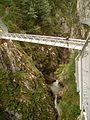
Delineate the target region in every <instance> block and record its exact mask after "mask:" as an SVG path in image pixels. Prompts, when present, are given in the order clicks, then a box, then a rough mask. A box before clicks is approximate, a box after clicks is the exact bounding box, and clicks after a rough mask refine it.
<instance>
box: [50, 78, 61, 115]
mask: <svg viewBox="0 0 90 120" xmlns="http://www.w3.org/2000/svg"><path fill="white" fill-rule="evenodd" d="M50 88H51V90H52V92H53V94H54V96H55V99H54V102H55V108H56V110H57V112H58V115H59V116H60V111H61V110H60V105H59V103H58V102H57V97H58V96H57V95H58V93H59V91H60V90H61V88H60V85H59V81H58V80H56V81H55V82H53V83H52V84H51V86H50Z"/></svg>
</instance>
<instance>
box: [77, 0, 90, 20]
mask: <svg viewBox="0 0 90 120" xmlns="http://www.w3.org/2000/svg"><path fill="white" fill-rule="evenodd" d="M77 10H78V13H79V16H80V21H83V20H86V19H88V18H90V0H77Z"/></svg>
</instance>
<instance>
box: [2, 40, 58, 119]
mask: <svg viewBox="0 0 90 120" xmlns="http://www.w3.org/2000/svg"><path fill="white" fill-rule="evenodd" d="M17 46H18V47H16V45H14V44H13V42H12V41H9V42H5V43H4V44H1V45H0V120H57V112H56V110H55V107H54V102H53V100H52V98H51V97H50V93H49V90H48V87H47V85H46V84H45V81H44V78H43V75H42V74H41V73H40V72H39V70H38V69H37V68H36V67H35V66H34V64H33V61H32V60H31V59H30V57H28V56H27V55H26V54H25V52H24V51H23V49H22V48H21V47H20V46H19V45H17Z"/></svg>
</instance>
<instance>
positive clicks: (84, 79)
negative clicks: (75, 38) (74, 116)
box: [75, 37, 90, 120]
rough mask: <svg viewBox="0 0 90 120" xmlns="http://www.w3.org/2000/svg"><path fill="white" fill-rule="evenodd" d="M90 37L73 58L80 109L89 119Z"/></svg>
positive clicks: (89, 119)
mask: <svg viewBox="0 0 90 120" xmlns="http://www.w3.org/2000/svg"><path fill="white" fill-rule="evenodd" d="M89 40H90V37H88V39H87V40H86V43H85V45H84V46H83V48H82V50H81V52H80V53H79V55H78V56H77V57H76V59H75V63H76V65H75V66H76V67H75V69H76V70H75V71H76V73H75V75H76V83H77V91H78V92H79V95H80V109H81V110H82V111H83V112H85V114H86V116H85V117H86V118H87V120H90V41H89Z"/></svg>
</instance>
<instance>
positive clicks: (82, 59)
mask: <svg viewBox="0 0 90 120" xmlns="http://www.w3.org/2000/svg"><path fill="white" fill-rule="evenodd" d="M0 22H1V21H0ZM0 24H1V23H0ZM3 26H4V27H3ZM0 39H2V40H14V41H23V42H30V43H37V44H44V45H51V46H58V47H64V48H69V49H77V50H79V51H80V52H79V54H78V56H77V57H76V59H75V77H76V83H77V91H78V92H79V95H80V109H81V111H82V113H83V114H84V116H85V120H90V41H89V40H90V37H88V38H87V40H82V39H73V38H68V39H67V38H64V37H54V36H44V35H32V34H19V33H8V31H7V27H5V25H4V24H2V25H1V30H0Z"/></svg>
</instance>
